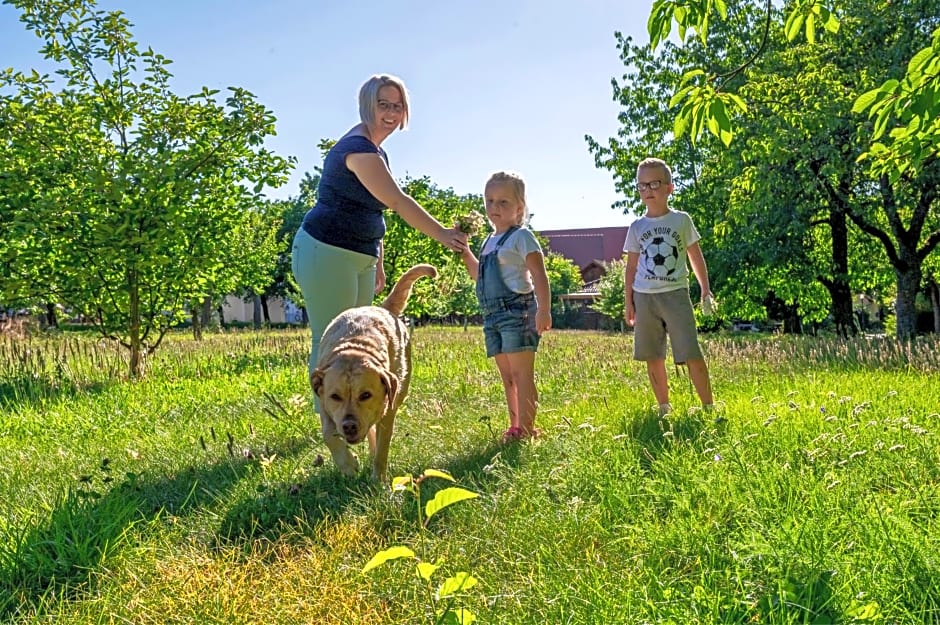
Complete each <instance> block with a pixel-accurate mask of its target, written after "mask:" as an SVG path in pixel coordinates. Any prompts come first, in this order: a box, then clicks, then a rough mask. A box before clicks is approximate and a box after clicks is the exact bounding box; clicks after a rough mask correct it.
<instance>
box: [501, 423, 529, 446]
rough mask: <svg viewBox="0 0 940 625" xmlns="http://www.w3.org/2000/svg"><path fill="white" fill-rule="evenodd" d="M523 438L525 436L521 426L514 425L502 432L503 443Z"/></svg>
mask: <svg viewBox="0 0 940 625" xmlns="http://www.w3.org/2000/svg"><path fill="white" fill-rule="evenodd" d="M523 438H525V431H523V429H522V428H520V427H517V426H515V425H514V426H512V427H511V428H509V429H508V430H506V431H505V432H503V442H504V443H509V442H512V441H518V440H522V439H523Z"/></svg>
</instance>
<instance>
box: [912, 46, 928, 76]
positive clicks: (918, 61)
mask: <svg viewBox="0 0 940 625" xmlns="http://www.w3.org/2000/svg"><path fill="white" fill-rule="evenodd" d="M933 54H934V49H933V48H924V49H923V50H921V51H920V52H918V53H917V54H915V55H914V56H912V57H911V60H910V61H909V62H908V64H907V73H908V76H911V75H914V74H916V73H918V72H922V71H923V66H924V65H925V64H926V63H927V60H928V59H929V58H930V57H931V56H933Z"/></svg>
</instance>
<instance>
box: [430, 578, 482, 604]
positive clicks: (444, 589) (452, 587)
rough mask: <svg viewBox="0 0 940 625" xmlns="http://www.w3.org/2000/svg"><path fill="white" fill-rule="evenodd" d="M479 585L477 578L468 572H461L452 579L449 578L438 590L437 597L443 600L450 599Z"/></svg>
mask: <svg viewBox="0 0 940 625" xmlns="http://www.w3.org/2000/svg"><path fill="white" fill-rule="evenodd" d="M476 585H477V578H475V577H474V576H472V575H470V573H467V572H466V571H460V572H459V573H457V574H456V575H454V576H452V577H448V578H447V579H445V580H444V582H443V583H442V584H441V587H440V588H438V589H437V596H438V597H439V598H441V599H443V598H444V597H450V596H451V595H453V594H456V593H458V592H461V591H463V590H470V589H471V588H473V587H474V586H476Z"/></svg>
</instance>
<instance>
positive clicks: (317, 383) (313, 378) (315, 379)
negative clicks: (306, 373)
mask: <svg viewBox="0 0 940 625" xmlns="http://www.w3.org/2000/svg"><path fill="white" fill-rule="evenodd" d="M324 373H326V371H325V370H323V369H320V368H317V369H314V370H313V371H311V372H310V387H311V388H312V389H313V394H314V395H316V396H317V397H319V396H320V391H321V390H323V374H324Z"/></svg>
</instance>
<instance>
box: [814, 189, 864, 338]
mask: <svg viewBox="0 0 940 625" xmlns="http://www.w3.org/2000/svg"><path fill="white" fill-rule="evenodd" d="M847 220H848V218H847V216H846V213H845V210H843V209H842V208H841V207H839V208H838V209H835V208H834V209H833V210H832V211H831V212H830V214H829V229H830V231H831V234H832V279H831V280H827V281H823V284H824V285H825V286H826V289H827V290H828V291H829V296H830V297H831V298H832V318H833V321H834V322H835V324H836V332H837V333H838V334H839V336H841V337H842V338H844V339H845V338H848V337H849V333H851V334H852V336H855V335H857V334H858V328H857V327H856V326H855V315H853V314H852V289H851V288H850V287H849V228H848V223H847Z"/></svg>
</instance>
